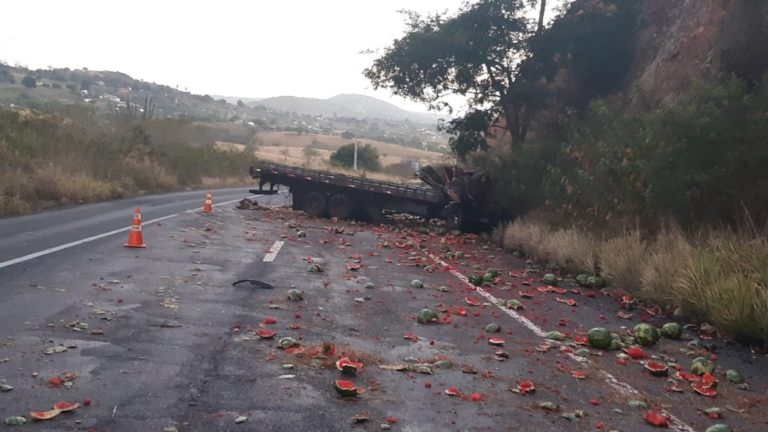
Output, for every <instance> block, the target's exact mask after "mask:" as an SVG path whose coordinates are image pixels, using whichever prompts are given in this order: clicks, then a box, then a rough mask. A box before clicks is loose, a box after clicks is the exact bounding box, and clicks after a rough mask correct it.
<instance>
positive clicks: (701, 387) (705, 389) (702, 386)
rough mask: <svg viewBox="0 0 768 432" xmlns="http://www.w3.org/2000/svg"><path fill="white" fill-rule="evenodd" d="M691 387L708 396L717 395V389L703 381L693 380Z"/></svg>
mask: <svg viewBox="0 0 768 432" xmlns="http://www.w3.org/2000/svg"><path fill="white" fill-rule="evenodd" d="M691 388H692V389H693V391H695V392H696V393H698V394H700V395H702V396H707V397H715V396H717V390H715V389H714V388H713V387H712V386H711V385H708V384H706V383H703V382H692V383H691Z"/></svg>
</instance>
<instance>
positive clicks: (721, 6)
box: [629, 0, 768, 104]
mask: <svg viewBox="0 0 768 432" xmlns="http://www.w3.org/2000/svg"><path fill="white" fill-rule="evenodd" d="M640 1H642V6H641V9H640V18H639V27H638V32H637V37H636V52H635V59H634V65H633V68H632V70H633V73H632V76H631V77H630V80H631V83H632V84H631V85H630V89H629V90H630V93H631V94H632V96H633V99H636V98H637V97H643V98H646V99H647V100H649V101H650V102H652V103H662V104H664V103H669V102H671V101H674V100H675V99H676V98H677V97H678V96H679V95H681V94H683V93H684V92H685V91H687V90H688V89H689V88H690V87H691V85H692V83H693V82H694V81H695V80H697V79H702V80H708V79H714V78H718V77H720V76H723V75H725V74H729V73H734V74H736V75H739V76H741V77H742V78H745V79H747V80H756V79H759V78H760V77H761V76H762V75H763V74H764V73H766V72H768V1H766V0H640Z"/></svg>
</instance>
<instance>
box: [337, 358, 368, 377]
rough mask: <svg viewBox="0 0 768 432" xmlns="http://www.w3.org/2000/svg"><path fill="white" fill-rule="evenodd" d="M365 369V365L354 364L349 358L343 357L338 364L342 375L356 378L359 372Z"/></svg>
mask: <svg viewBox="0 0 768 432" xmlns="http://www.w3.org/2000/svg"><path fill="white" fill-rule="evenodd" d="M362 368H363V364H362V363H359V362H353V361H352V360H350V359H349V358H347V357H342V358H340V359H339V360H338V361H337V362H336V369H338V370H340V371H341V374H342V375H346V376H355V375H357V371H358V370H360V369H362Z"/></svg>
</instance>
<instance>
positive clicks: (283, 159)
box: [216, 132, 446, 179]
mask: <svg viewBox="0 0 768 432" xmlns="http://www.w3.org/2000/svg"><path fill="white" fill-rule="evenodd" d="M352 141H356V142H359V143H360V144H362V145H365V144H370V145H371V146H373V148H375V149H376V151H378V152H379V155H380V160H381V164H382V166H383V167H384V169H383V171H385V172H386V171H390V172H389V174H390V176H389V177H388V178H400V179H402V176H398V175H393V174H396V171H397V170H396V169H388V168H389V167H397V166H398V165H400V164H402V163H403V162H406V161H410V160H418V161H419V162H420V163H421V164H422V165H429V164H436V163H440V162H442V161H444V159H445V157H446V155H444V154H441V153H436V152H430V151H425V150H420V149H415V148H410V147H404V146H400V145H397V144H389V143H385V142H381V141H375V140H370V139H354V140H350V139H345V138H342V137H340V136H336V135H322V134H299V133H295V132H260V133H258V134H256V136H255V137H254V139H253V144H254V145H253V146H252V147H251V148H252V149H253V152H254V155H255V156H256V157H257V158H259V159H261V160H266V161H271V162H278V163H284V164H288V165H294V166H302V167H306V168H314V169H330V168H331V167H330V163H329V161H330V158H331V154H332V153H333V152H334V151H336V150H337V149H338V148H339V147H341V146H343V145H345V144H349V143H350V142H352ZM216 145H217V147H218V148H221V149H227V150H230V151H245V150H246V148H247V147H246V146H245V145H243V144H236V143H228V142H217V143H216ZM307 148H309V149H312V152H311V153H309V154H308V153H307V152H306V151H305V149H307ZM369 174H370V173H369ZM377 175H378V174H371V177H373V176H377ZM376 178H379V177H376ZM382 179H385V178H382Z"/></svg>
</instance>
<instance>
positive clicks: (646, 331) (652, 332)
mask: <svg viewBox="0 0 768 432" xmlns="http://www.w3.org/2000/svg"><path fill="white" fill-rule="evenodd" d="M634 334H635V340H637V343H639V344H640V345H642V346H645V347H649V346H653V345H655V344H656V342H658V341H659V332H658V330H656V327H654V326H652V325H650V324H646V323H641V324H638V325H636V326H635V331H634Z"/></svg>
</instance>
